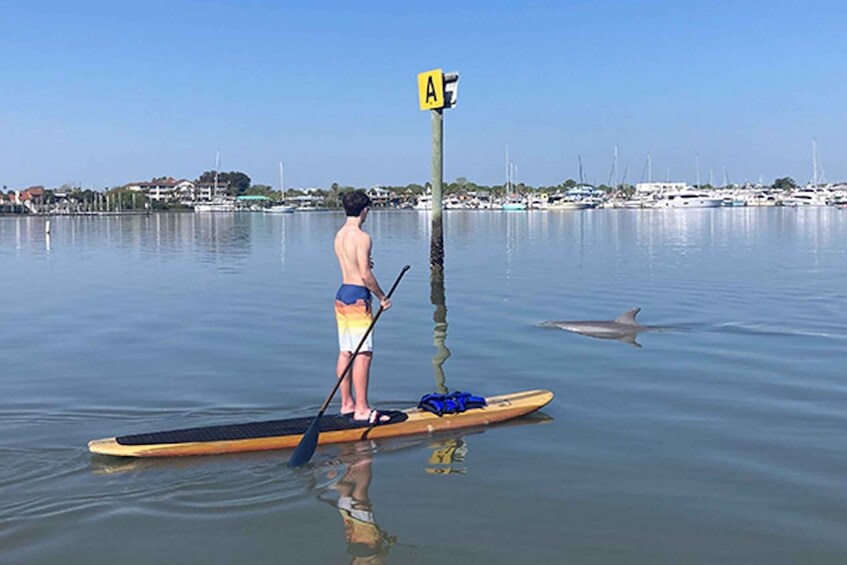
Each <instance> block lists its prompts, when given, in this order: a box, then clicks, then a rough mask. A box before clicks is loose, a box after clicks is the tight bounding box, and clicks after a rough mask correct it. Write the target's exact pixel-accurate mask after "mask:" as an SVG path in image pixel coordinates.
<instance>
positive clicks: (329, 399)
mask: <svg viewBox="0 0 847 565" xmlns="http://www.w3.org/2000/svg"><path fill="white" fill-rule="evenodd" d="M411 268H412V267H411V266H410V265H405V266H404V267H403V269H402V270H401V271H400V274H399V275H397V279H396V280H395V281H394V284H392V285H391V288H390V289H389V290H388V294H386V295H385V297H386V298H391V295H392V294H394V290H395V289H396V288H397V285H399V284H400V280H401V279H402V278H403V275H405V274H406V271H408V270H409V269H411ZM382 310H383V308H382V306H380V307H379V310H377V312H376V316H374V319H373V320H372V321H371V324H370V325H369V326H368V329H367V330H366V331H365V335H363V336H362V339H361V340H360V341H359V345H358V346H357V347H356V350H355V351H354V352H353V355H351V356H350V361H348V362H347V366H346V367H345V368H344V372H343V373H341V376H340V377H338V380H337V382H336V383H335V386H334V387H333V388H332V392H330V393H329V396H327V397H326V400H324V403H323V405H322V406H321V409H320V412H318V416H317V417H318V418H320V417H321V416H323V413H324V412H326V409H327V407H328V406H329V403H330V402H332V398H333V397H334V396H335V393H336V392H338V387H340V386H341V383H342V382H343V381H344V379H345V378H347V375H348V373H350V370H351V369H352V368H353V362H354V361H355V360H356V356H357V355H358V354H359V351H360V350H361V349H362V346H363V345H365V341H366V340H367V339H368V336H369V335H371V330H373V328H374V326H375V325H376V322H377V320H379V317H380V316H382Z"/></svg>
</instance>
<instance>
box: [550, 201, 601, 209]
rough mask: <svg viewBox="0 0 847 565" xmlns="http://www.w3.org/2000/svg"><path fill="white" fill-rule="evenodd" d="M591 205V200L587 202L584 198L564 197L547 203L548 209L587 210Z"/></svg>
mask: <svg viewBox="0 0 847 565" xmlns="http://www.w3.org/2000/svg"><path fill="white" fill-rule="evenodd" d="M591 207H592V204H591V203H590V202H585V201H583V200H567V199H562V200H557V201H555V202H550V203H549V204H547V209H548V210H585V209H586V208H591Z"/></svg>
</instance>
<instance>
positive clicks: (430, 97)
mask: <svg viewBox="0 0 847 565" xmlns="http://www.w3.org/2000/svg"><path fill="white" fill-rule="evenodd" d="M418 100H419V101H420V104H421V110H435V109H438V108H443V107H444V73H442V72H441V69H434V70H432V71H427V72H425V73H420V74H418Z"/></svg>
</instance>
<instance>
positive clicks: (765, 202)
mask: <svg viewBox="0 0 847 565" xmlns="http://www.w3.org/2000/svg"><path fill="white" fill-rule="evenodd" d="M778 202H779V199H778V198H777V197H776V195H775V194H772V193H770V192H757V193H755V194H753V195H751V196H750V197H749V198H748V199H747V206H776V205H777V204H778Z"/></svg>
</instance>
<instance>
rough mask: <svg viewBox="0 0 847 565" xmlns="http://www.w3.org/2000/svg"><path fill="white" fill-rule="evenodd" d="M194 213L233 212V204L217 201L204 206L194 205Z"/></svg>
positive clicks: (227, 201) (226, 201)
mask: <svg viewBox="0 0 847 565" xmlns="http://www.w3.org/2000/svg"><path fill="white" fill-rule="evenodd" d="M194 211H195V212H235V202H232V201H229V200H222V199H217V200H213V201H212V202H207V203H204V204H195V205H194Z"/></svg>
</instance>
